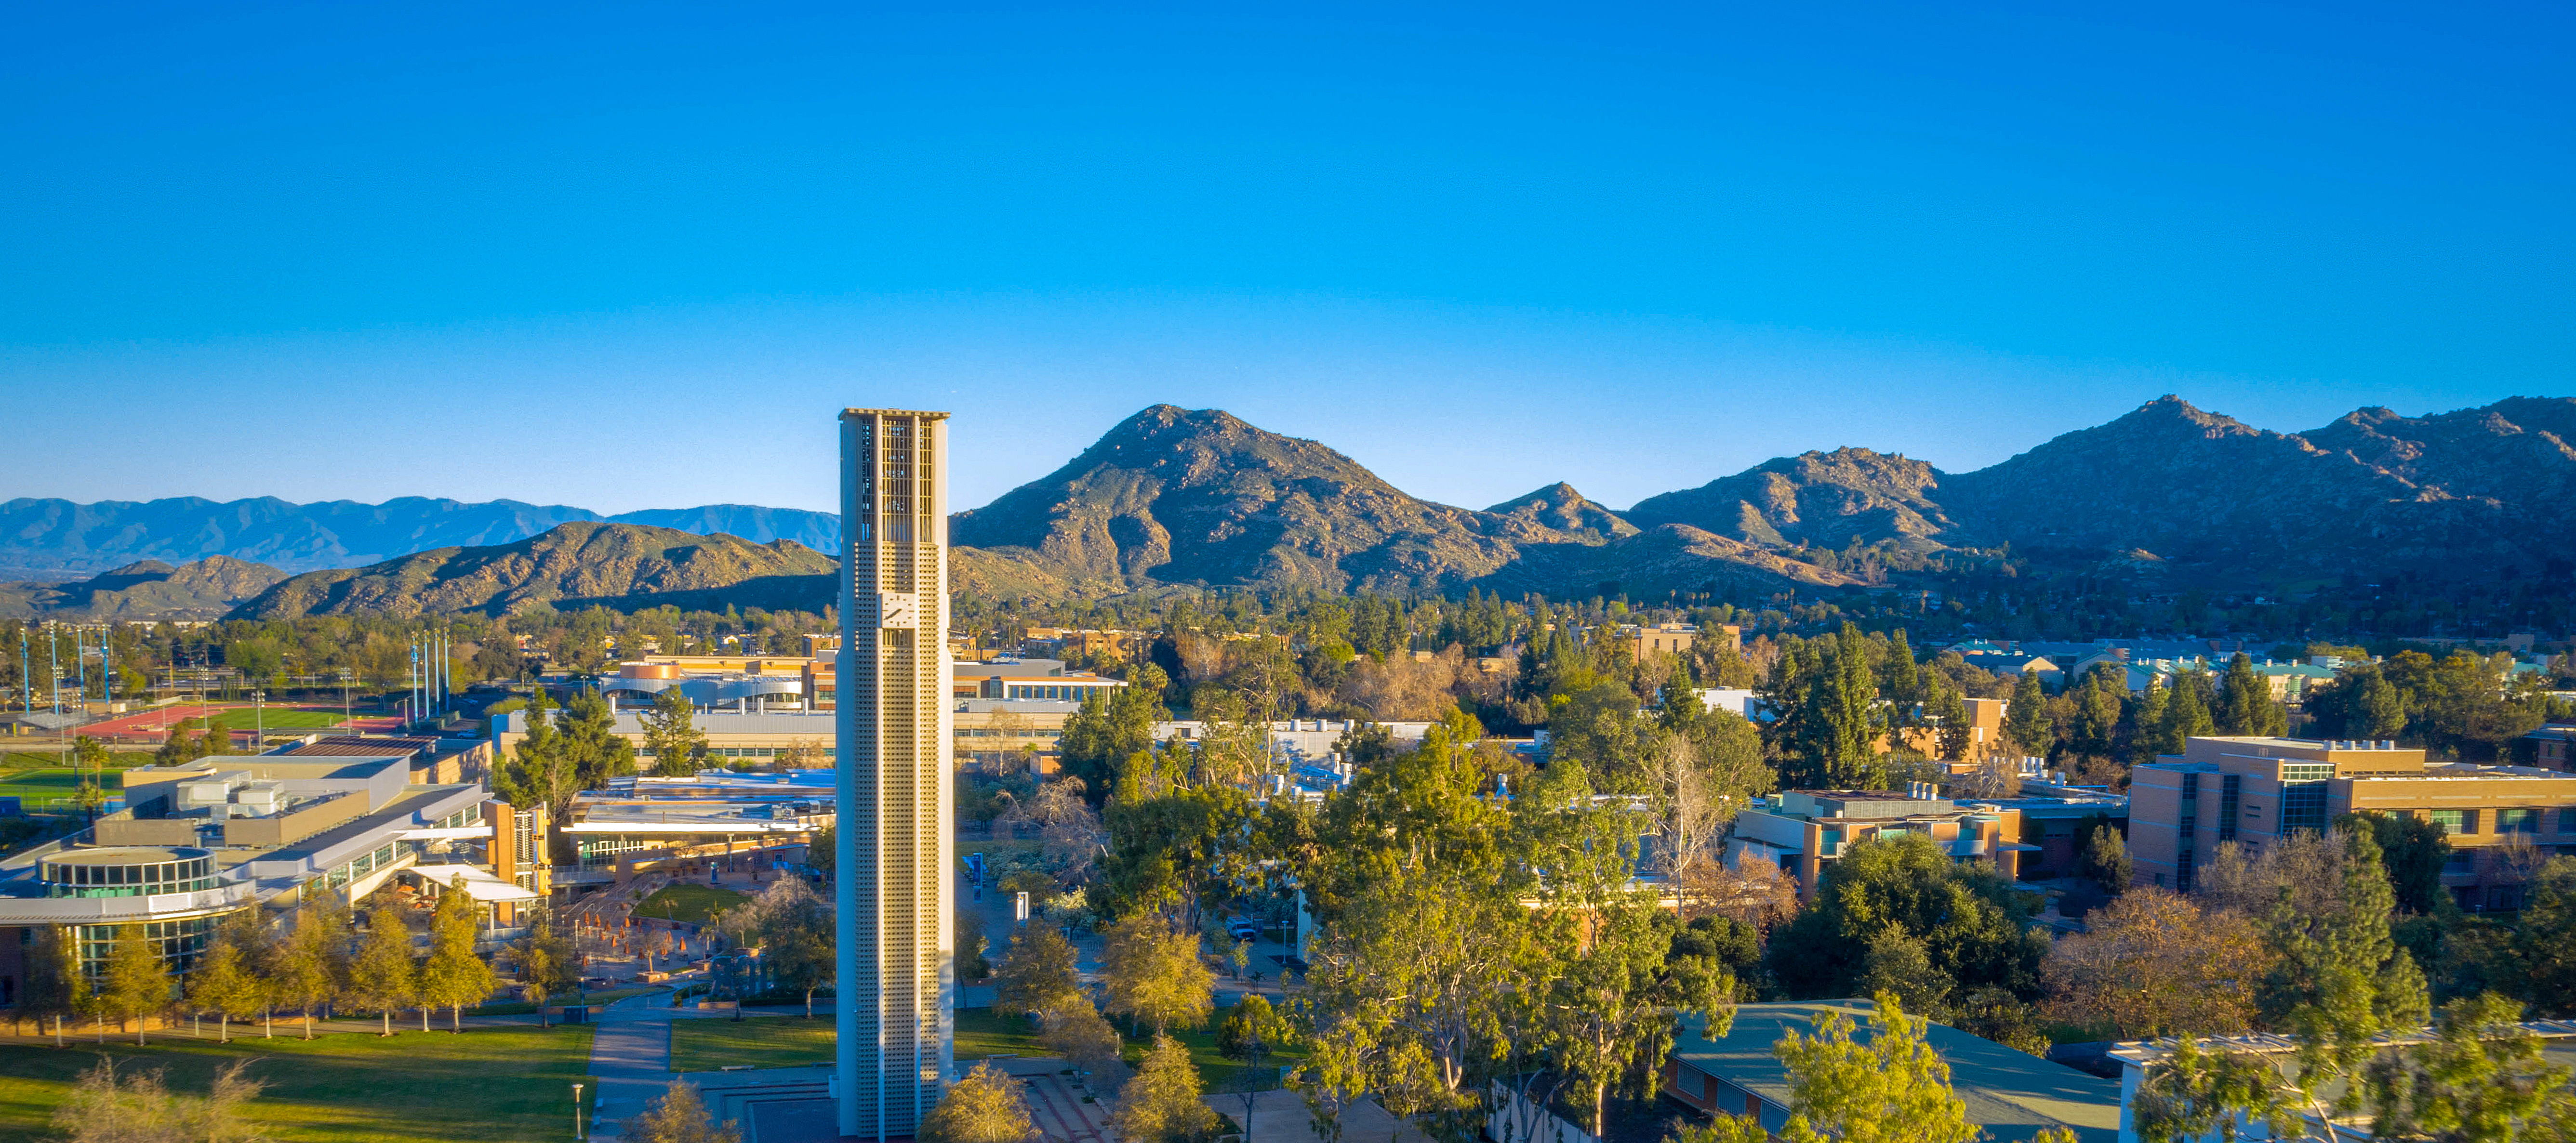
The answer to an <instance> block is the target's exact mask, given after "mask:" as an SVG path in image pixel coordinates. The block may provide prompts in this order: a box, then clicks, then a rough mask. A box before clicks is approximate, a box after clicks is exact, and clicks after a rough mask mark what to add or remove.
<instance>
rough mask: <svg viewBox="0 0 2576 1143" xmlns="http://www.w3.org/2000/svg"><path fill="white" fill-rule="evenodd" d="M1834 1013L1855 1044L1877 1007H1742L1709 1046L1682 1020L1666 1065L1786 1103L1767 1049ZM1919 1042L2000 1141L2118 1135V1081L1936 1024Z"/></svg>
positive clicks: (2095, 1140)
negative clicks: (2045, 1135) (2060, 1131)
mask: <svg viewBox="0 0 2576 1143" xmlns="http://www.w3.org/2000/svg"><path fill="white" fill-rule="evenodd" d="M1835 1012H1840V1013H1842V1014H1844V1015H1847V1016H1850V1017H1851V1018H1852V1021H1853V1023H1854V1024H1856V1025H1858V1027H1857V1028H1856V1029H1855V1032H1854V1038H1855V1039H1857V1040H1859V1041H1861V1042H1862V1043H1867V1042H1869V1041H1871V1040H1872V1039H1874V1038H1875V1037H1876V1034H1877V1030H1876V1027H1875V1025H1876V1022H1877V1019H1878V1006H1877V1005H1876V1004H1875V1003H1873V1002H1871V1001H1867V1000H1822V1001H1814V1002H1810V1003H1803V1004H1745V1005H1739V1006H1737V1008H1736V1010H1735V1023H1734V1026H1733V1027H1732V1028H1731V1029H1730V1030H1729V1031H1728V1032H1727V1034H1726V1035H1725V1036H1723V1037H1721V1038H1719V1039H1717V1040H1715V1041H1711V1040H1709V1039H1707V1038H1705V1037H1704V1036H1702V1035H1701V1031H1702V1030H1703V1029H1704V1028H1705V1027H1706V1025H1705V1024H1704V1023H1703V1022H1702V1021H1700V1020H1699V1019H1697V1018H1690V1019H1686V1020H1685V1021H1683V1025H1682V1028H1681V1030H1680V1032H1679V1033H1678V1035H1677V1036H1676V1037H1675V1042H1674V1044H1673V1053H1672V1054H1673V1058H1674V1059H1675V1060H1678V1061H1680V1062H1682V1063H1684V1064H1687V1065H1689V1066H1690V1067H1692V1068H1695V1069H1698V1070H1699V1071H1700V1072H1702V1073H1704V1074H1707V1075H1712V1076H1716V1077H1718V1078H1720V1079H1723V1080H1725V1081H1726V1082H1728V1083H1731V1084H1734V1085H1736V1086H1737V1087H1741V1088H1743V1089H1744V1090H1746V1091H1749V1092H1752V1093H1753V1094H1755V1095H1758V1096H1761V1097H1762V1098H1763V1099H1765V1100H1767V1101H1769V1102H1770V1103H1772V1104H1773V1105H1775V1106H1778V1107H1787V1106H1789V1105H1790V1092H1789V1073H1788V1068H1787V1067H1786V1066H1785V1065H1783V1064H1782V1063H1781V1062H1780V1060H1779V1058H1778V1057H1777V1056H1774V1055H1772V1054H1771V1046H1772V1045H1773V1044H1774V1043H1777V1042H1778V1041H1779V1040H1780V1038H1781V1037H1782V1036H1784V1035H1786V1034H1787V1033H1789V1032H1791V1031H1796V1032H1799V1033H1801V1034H1803V1035H1808V1036H1813V1035H1814V1034H1815V1033H1816V1027H1815V1020H1816V1018H1817V1017H1819V1016H1823V1015H1826V1014H1829V1013H1835ZM1925 1038H1926V1039H1927V1040H1928V1041H1929V1042H1930V1043H1931V1045H1932V1048H1933V1049H1934V1050H1935V1051H1938V1052H1940V1053H1941V1057H1942V1059H1944V1060H1947V1061H1948V1062H1949V1064H1950V1083H1951V1088H1952V1090H1954V1091H1955V1092H1957V1094H1958V1096H1959V1099H1960V1100H1961V1101H1962V1102H1964V1103H1966V1104H1967V1105H1968V1122H1970V1123H1974V1124H1977V1125H1979V1126H1981V1127H1984V1128H1986V1129H1987V1130H1988V1131H1990V1132H1992V1133H1993V1137H1994V1138H1997V1139H2028V1138H2030V1137H2031V1136H2032V1135H2034V1134H2037V1133H2038V1132H2039V1131H2040V1130H2041V1129H2043V1128H2049V1127H2067V1128H2072V1129H2074V1131H2075V1137H2076V1138H2077V1139H2079V1140H2081V1141H2082V1143H2116V1141H2117V1140H2118V1139H2119V1137H2120V1081H2118V1080H2107V1079H2103V1078H2101V1077H2099V1076H2095V1075H2090V1074H2088V1073H2085V1072H2079V1071H2076V1070H2075V1069H2073V1068H2070V1067H2067V1066H2066V1065H2064V1064H2058V1063H2051V1062H2049V1061H2047V1060H2043V1059H2040V1058H2039V1057H2037V1056H2033V1055H2029V1054H2027V1053H2024V1052H2018V1051H2015V1050H2013V1049H2011V1048H2007V1047H2005V1046H2003V1045H2001V1044H1998V1043H1995V1042H1994V1041H1992V1040H1987V1039H1983V1038H1980V1037H1977V1036H1972V1035H1969V1034H1968V1033H1966V1032H1962V1031H1960V1030H1958V1029H1956V1028H1952V1027H1948V1026H1946V1025H1942V1024H1934V1025H1931V1027H1930V1029H1929V1030H1928V1031H1927V1032H1926V1033H1925Z"/></svg>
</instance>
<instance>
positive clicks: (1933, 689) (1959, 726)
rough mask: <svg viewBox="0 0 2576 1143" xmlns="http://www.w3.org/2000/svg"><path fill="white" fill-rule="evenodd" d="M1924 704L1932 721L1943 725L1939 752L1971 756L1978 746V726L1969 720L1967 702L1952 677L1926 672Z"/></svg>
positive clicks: (1945, 755)
mask: <svg viewBox="0 0 2576 1143" xmlns="http://www.w3.org/2000/svg"><path fill="white" fill-rule="evenodd" d="M1922 677H1923V687H1924V694H1925V696H1926V697H1925V699H1924V707H1925V709H1926V710H1927V711H1928V712H1929V713H1930V715H1931V721H1932V724H1933V725H1935V726H1937V727H1939V728H1940V735H1939V741H1940V746H1941V749H1940V751H1939V753H1940V756H1941V757H1942V758H1943V759H1944V760H1947V761H1951V762H1964V761H1967V760H1968V753H1969V751H1970V750H1972V749H1974V748H1975V746H1976V728H1975V727H1974V726H1971V725H1969V722H1968V703H1967V700H1966V699H1965V698H1963V697H1961V695H1960V694H1959V690H1958V688H1956V687H1953V686H1951V685H1950V680H1949V677H1948V676H1946V675H1943V674H1942V673H1941V672H1939V671H1925V672H1923V676H1922Z"/></svg>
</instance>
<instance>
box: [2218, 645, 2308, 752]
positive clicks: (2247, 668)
mask: <svg viewBox="0 0 2576 1143" xmlns="http://www.w3.org/2000/svg"><path fill="white" fill-rule="evenodd" d="M2210 714H2211V718H2212V720H2213V721H2215V722H2216V723H2217V724H2218V730H2219V733H2222V734H2233V735H2265V734H2282V733H2286V732H2287V731H2288V730H2289V728H2290V725H2289V715H2288V713H2287V712H2285V711H2283V710H2282V709H2281V704H2279V703H2277V702H2274V701H2272V684H2271V682H2270V681H2269V680H2267V679H2265V678H2264V677H2263V676H2261V675H2258V674H2256V673H2254V659H2253V657H2252V656H2250V655H2247V654H2246V653H2245V652H2243V651H2239V652H2237V653H2236V657H2235V658H2233V659H2230V660H2228V663H2227V675H2226V677H2225V678H2224V679H2223V680H2221V681H2220V683H2219V685H2218V707H2217V709H2216V710H2213V711H2211V712H2210Z"/></svg>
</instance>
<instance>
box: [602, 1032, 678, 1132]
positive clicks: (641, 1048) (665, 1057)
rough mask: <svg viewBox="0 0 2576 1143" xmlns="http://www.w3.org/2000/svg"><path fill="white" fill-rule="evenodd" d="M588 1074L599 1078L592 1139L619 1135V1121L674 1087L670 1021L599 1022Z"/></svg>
mask: <svg viewBox="0 0 2576 1143" xmlns="http://www.w3.org/2000/svg"><path fill="white" fill-rule="evenodd" d="M590 1074H591V1075H593V1076H595V1077H598V1080H599V1092H598V1098H596V1099H594V1100H592V1101H591V1105H590V1106H591V1117H592V1121H593V1123H594V1124H595V1125H596V1126H594V1127H593V1128H592V1130H591V1137H592V1138H594V1139H616V1138H619V1137H620V1134H621V1133H620V1131H619V1125H620V1124H621V1123H623V1122H624V1121H625V1120H626V1119H627V1117H629V1116H633V1115H639V1114H642V1113H643V1111H644V1105H645V1104H646V1103H649V1102H651V1101H652V1100H653V1099H654V1098H655V1097H657V1096H660V1095H661V1094H662V1093H663V1092H664V1091H667V1090H669V1088H670V1086H671V1024H670V1021H667V1020H623V1021H614V1022H603V1023H601V1024H600V1026H599V1029H598V1030H597V1031H595V1032H593V1033H592V1034H591V1041H590Z"/></svg>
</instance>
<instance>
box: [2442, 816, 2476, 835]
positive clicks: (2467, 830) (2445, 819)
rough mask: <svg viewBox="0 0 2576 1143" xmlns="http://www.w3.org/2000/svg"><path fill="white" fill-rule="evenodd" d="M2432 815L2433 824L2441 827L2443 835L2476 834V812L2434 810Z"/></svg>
mask: <svg viewBox="0 0 2576 1143" xmlns="http://www.w3.org/2000/svg"><path fill="white" fill-rule="evenodd" d="M2432 813H2433V824H2434V825H2437V826H2440V827H2442V832H2443V833H2447V834H2453V835H2460V834H2473V833H2476V832H2478V812H2477V811H2476V810H2434V811H2433V812H2432Z"/></svg>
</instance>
